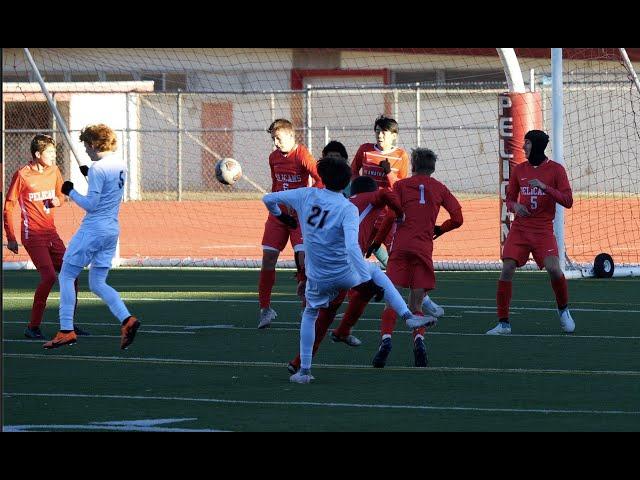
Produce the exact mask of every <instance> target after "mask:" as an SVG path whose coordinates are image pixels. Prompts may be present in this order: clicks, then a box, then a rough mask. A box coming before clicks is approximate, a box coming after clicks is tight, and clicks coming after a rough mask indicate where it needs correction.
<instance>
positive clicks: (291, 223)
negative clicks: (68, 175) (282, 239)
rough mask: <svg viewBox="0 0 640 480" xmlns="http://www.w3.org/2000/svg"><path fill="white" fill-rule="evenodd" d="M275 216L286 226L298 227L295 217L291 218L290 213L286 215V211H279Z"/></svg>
mask: <svg viewBox="0 0 640 480" xmlns="http://www.w3.org/2000/svg"><path fill="white" fill-rule="evenodd" d="M276 218H277V219H278V220H280V221H281V222H282V223H284V224H285V225H286V226H287V227H291V228H298V221H297V220H296V219H295V218H293V217H292V216H291V215H288V214H286V213H281V214H280V215H278V216H277V217H276Z"/></svg>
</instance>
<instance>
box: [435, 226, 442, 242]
mask: <svg viewBox="0 0 640 480" xmlns="http://www.w3.org/2000/svg"><path fill="white" fill-rule="evenodd" d="M443 234H444V232H443V231H442V227H441V226H440V225H436V226H435V227H433V239H434V240H435V239H436V238H438V237H439V236H440V235H443Z"/></svg>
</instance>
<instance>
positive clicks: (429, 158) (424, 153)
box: [411, 148, 438, 174]
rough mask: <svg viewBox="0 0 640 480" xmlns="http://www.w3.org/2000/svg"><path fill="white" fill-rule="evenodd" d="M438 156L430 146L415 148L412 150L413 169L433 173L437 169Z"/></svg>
mask: <svg viewBox="0 0 640 480" xmlns="http://www.w3.org/2000/svg"><path fill="white" fill-rule="evenodd" d="M436 160H438V156H437V155H436V154H435V153H434V152H433V150H429V149H428V148H414V149H413V150H412V151H411V169H412V170H413V171H414V172H418V173H428V174H432V173H433V172H435V171H436Z"/></svg>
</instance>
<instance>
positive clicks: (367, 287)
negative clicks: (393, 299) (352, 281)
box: [353, 280, 384, 302]
mask: <svg viewBox="0 0 640 480" xmlns="http://www.w3.org/2000/svg"><path fill="white" fill-rule="evenodd" d="M353 289H354V290H355V291H357V292H359V293H361V294H362V295H366V296H370V297H369V298H373V299H374V300H375V301H376V302H379V301H380V300H382V298H383V297H384V288H382V287H381V286H380V285H378V284H377V283H375V282H374V281H373V280H369V281H366V282H364V283H361V284H360V285H356V286H355V287H353Z"/></svg>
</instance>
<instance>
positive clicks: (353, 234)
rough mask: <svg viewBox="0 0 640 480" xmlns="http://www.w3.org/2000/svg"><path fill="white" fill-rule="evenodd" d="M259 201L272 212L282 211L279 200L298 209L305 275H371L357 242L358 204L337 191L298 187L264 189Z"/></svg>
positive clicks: (320, 277) (329, 277) (325, 277)
mask: <svg viewBox="0 0 640 480" xmlns="http://www.w3.org/2000/svg"><path fill="white" fill-rule="evenodd" d="M262 201H263V202H264V203H265V205H266V206H267V208H268V209H269V211H270V212H271V213H272V214H273V215H276V216H278V215H280V214H281V213H282V212H281V210H280V207H278V204H279V203H280V204H284V205H286V206H288V207H290V208H293V209H294V210H295V211H296V212H298V222H299V223H300V226H301V228H302V238H303V241H304V252H305V268H306V274H307V277H308V278H310V279H312V280H315V281H329V280H332V279H337V278H343V277H345V276H347V275H353V274H354V273H355V274H356V275H357V276H358V277H360V282H358V283H362V282H366V281H367V280H369V279H370V278H371V274H370V273H369V268H368V266H367V262H366V261H365V260H364V258H363V257H362V252H361V251H360V246H359V244H358V225H359V222H360V220H359V217H358V208H357V207H356V206H355V205H354V204H352V203H351V202H350V201H349V200H347V199H346V198H345V197H344V195H342V193H341V192H333V191H331V190H328V189H326V188H324V189H318V188H298V189H295V190H285V191H281V192H275V193H268V194H267V195H265V196H264V197H263V199H262Z"/></svg>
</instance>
